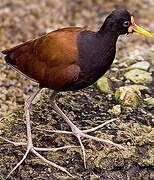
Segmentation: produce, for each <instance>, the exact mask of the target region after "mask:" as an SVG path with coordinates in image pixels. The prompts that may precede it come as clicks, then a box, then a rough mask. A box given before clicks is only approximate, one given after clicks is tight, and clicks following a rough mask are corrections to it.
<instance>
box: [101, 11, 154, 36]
mask: <svg viewBox="0 0 154 180" xmlns="http://www.w3.org/2000/svg"><path fill="white" fill-rule="evenodd" d="M98 32H99V33H104V34H105V33H107V32H110V33H111V34H112V35H116V36H119V35H121V34H128V33H132V32H138V33H140V34H143V35H145V36H148V37H152V35H151V34H150V33H149V32H148V31H146V30H144V29H143V28H141V27H139V26H137V25H136V24H135V21H134V17H133V16H131V15H130V13H129V12H128V11H127V10H125V9H117V10H114V11H112V12H111V14H110V15H109V16H108V17H107V18H106V19H105V21H104V24H103V26H102V27H101V28H100V30H99V31H98Z"/></svg>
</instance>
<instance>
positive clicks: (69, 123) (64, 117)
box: [50, 91, 125, 167]
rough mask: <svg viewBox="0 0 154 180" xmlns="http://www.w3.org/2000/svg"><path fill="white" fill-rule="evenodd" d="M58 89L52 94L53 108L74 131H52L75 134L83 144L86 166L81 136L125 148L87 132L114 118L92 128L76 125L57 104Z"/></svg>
mask: <svg viewBox="0 0 154 180" xmlns="http://www.w3.org/2000/svg"><path fill="white" fill-rule="evenodd" d="M56 93H57V92H56V91H53V92H52V94H51V97H50V99H51V103H52V105H53V109H54V110H55V111H56V112H57V113H58V114H59V115H60V116H61V117H62V118H63V119H64V120H65V121H66V122H67V124H68V125H69V126H70V127H71V129H72V132H69V131H50V132H57V133H64V134H73V135H75V136H76V137H77V138H78V140H79V143H80V145H81V148H82V151H83V158H84V165H85V167H86V157H85V156H86V153H85V148H84V146H83V144H82V141H81V137H85V138H88V139H93V140H95V141H99V142H103V143H108V144H111V145H113V146H116V147H117V148H119V149H125V148H124V147H123V146H122V145H120V144H116V143H114V142H112V141H110V140H105V139H102V138H97V137H94V136H90V135H87V134H86V133H88V132H92V131H95V130H97V129H99V128H101V127H103V126H105V125H106V124H108V123H110V122H113V121H114V120H115V119H114V120H110V121H107V122H106V123H103V124H101V125H99V126H97V127H95V128H92V129H89V130H82V131H81V130H80V129H79V128H78V127H77V126H76V125H74V124H73V123H72V122H71V121H70V120H69V118H68V117H67V116H66V115H65V114H64V113H63V112H62V110H61V109H60V108H59V107H58V106H57V104H56V102H55V95H56Z"/></svg>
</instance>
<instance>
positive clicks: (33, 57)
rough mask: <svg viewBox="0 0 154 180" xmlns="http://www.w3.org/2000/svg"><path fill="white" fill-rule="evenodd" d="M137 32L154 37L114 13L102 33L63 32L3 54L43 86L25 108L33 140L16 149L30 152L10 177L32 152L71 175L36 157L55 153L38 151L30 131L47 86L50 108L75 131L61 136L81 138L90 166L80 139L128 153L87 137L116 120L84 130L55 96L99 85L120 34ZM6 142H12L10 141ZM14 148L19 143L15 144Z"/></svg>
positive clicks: (73, 29) (124, 14) (123, 15)
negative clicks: (36, 102) (39, 97)
mask: <svg viewBox="0 0 154 180" xmlns="http://www.w3.org/2000/svg"><path fill="white" fill-rule="evenodd" d="M134 31H136V32H138V33H141V34H144V35H146V36H149V37H152V35H151V34H150V33H149V32H147V31H145V30H144V29H142V28H140V27H139V26H137V25H136V24H135V22H134V18H133V16H131V15H130V13H129V12H128V11H127V10H123V9H118V10H114V11H112V12H111V14H110V15H109V16H108V17H107V18H106V19H105V21H104V23H103V25H102V27H101V28H100V29H99V31H98V32H93V31H90V30H86V29H85V28H80V27H69V28H63V29H59V30H56V31H53V32H50V33H48V34H45V35H43V36H41V37H39V38H37V39H34V40H30V41H27V42H25V43H22V44H19V45H17V46H15V47H13V48H10V49H6V50H4V51H2V53H3V54H5V55H6V56H5V60H6V62H7V63H8V64H9V65H11V66H12V67H14V68H15V69H17V70H18V71H20V72H22V73H23V74H25V75H26V76H28V77H30V78H31V79H34V80H35V81H37V82H38V83H39V85H40V86H39V88H38V90H37V91H36V92H35V93H34V94H33V95H32V96H31V97H30V98H29V99H28V100H27V101H26V103H25V114H26V123H27V139H28V141H27V143H18V144H16V145H27V151H26V153H25V155H24V157H23V159H22V160H21V161H20V162H19V163H18V164H17V165H16V166H15V167H14V169H13V170H12V171H11V172H10V174H11V173H12V172H13V171H14V170H15V169H16V168H17V167H18V166H19V165H20V164H21V163H22V162H23V161H24V159H25V158H26V156H27V154H28V153H29V152H30V151H31V152H32V153H34V154H35V155H36V156H38V157H39V158H40V159H42V160H43V161H44V162H45V163H47V164H49V165H52V166H54V167H56V168H58V169H60V170H62V171H64V172H66V173H67V174H69V175H71V174H70V173H69V172H68V171H67V170H65V168H63V167H60V166H58V165H57V164H55V163H53V162H51V161H48V160H47V159H45V158H44V157H43V156H41V155H40V154H39V153H38V152H37V151H43V150H44V151H45V150H52V149H50V148H49V149H48V148H36V147H33V143H32V135H31V126H30V105H31V102H32V100H33V99H34V98H35V96H36V95H37V94H38V93H39V91H40V89H41V88H43V87H46V88H49V89H51V90H53V91H52V95H51V104H52V105H53V108H54V110H55V111H56V112H57V113H58V114H59V115H60V116H61V117H62V118H63V119H64V120H65V121H66V122H67V123H68V125H69V126H70V128H71V130H72V132H66V131H57V132H58V133H67V134H73V135H75V136H76V137H77V138H78V140H79V143H80V145H81V148H82V151H83V156H84V165H85V166H86V158H85V150H84V146H83V144H82V141H81V137H85V138H89V139H93V140H96V141H100V142H105V143H109V144H111V145H114V146H116V147H118V148H120V149H124V147H123V146H121V145H118V144H115V143H114V142H112V141H110V140H104V139H101V138H97V137H94V136H90V135H87V133H88V132H92V131H95V130H97V129H98V128H101V127H103V126H104V125H105V124H107V123H109V122H111V121H112V120H110V121H107V122H106V123H105V124H102V125H100V126H97V127H96V128H92V129H89V130H83V131H81V130H80V129H78V128H77V127H76V126H75V125H74V124H73V123H72V122H71V121H70V120H69V119H68V117H67V116H66V115H65V114H64V113H63V112H62V111H61V109H60V108H59V107H58V106H57V104H56V102H55V95H56V93H57V92H59V91H74V90H80V89H82V88H86V87H88V86H89V85H91V84H93V83H94V82H96V81H97V80H98V79H99V78H100V77H101V76H103V75H104V73H105V72H106V71H107V70H108V69H109V68H110V66H111V64H112V62H113V60H114V58H115V53H116V42H117V39H118V37H119V35H122V34H128V33H132V32H134ZM3 139H4V140H6V141H8V142H10V141H9V140H7V139H5V138H3ZM11 142H12V141H11ZM12 143H14V144H15V142H12ZM64 148H66V147H64ZM10 174H9V175H10Z"/></svg>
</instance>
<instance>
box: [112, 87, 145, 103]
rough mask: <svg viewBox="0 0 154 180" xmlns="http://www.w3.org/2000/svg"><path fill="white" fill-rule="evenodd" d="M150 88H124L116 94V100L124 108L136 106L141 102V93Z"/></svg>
mask: <svg viewBox="0 0 154 180" xmlns="http://www.w3.org/2000/svg"><path fill="white" fill-rule="evenodd" d="M143 90H145V91H148V90H149V88H148V87H146V86H142V85H128V86H122V87H120V88H119V89H117V90H116V92H115V99H116V101H117V102H118V103H120V104H122V105H123V106H136V105H137V104H139V102H140V100H141V91H143Z"/></svg>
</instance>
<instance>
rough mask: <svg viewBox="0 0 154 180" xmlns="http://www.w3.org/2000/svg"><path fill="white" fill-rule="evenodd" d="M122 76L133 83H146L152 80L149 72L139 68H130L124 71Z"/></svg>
mask: <svg viewBox="0 0 154 180" xmlns="http://www.w3.org/2000/svg"><path fill="white" fill-rule="evenodd" d="M124 76H125V78H126V79H129V80H131V81H133V82H134V83H148V82H151V81H152V76H151V73H149V72H146V71H143V70H140V69H132V70H130V71H128V72H126V73H125V74H124Z"/></svg>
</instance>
